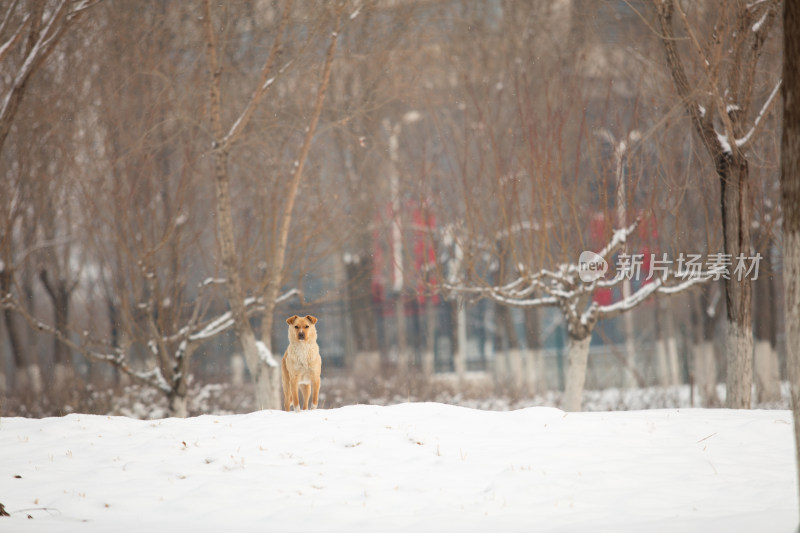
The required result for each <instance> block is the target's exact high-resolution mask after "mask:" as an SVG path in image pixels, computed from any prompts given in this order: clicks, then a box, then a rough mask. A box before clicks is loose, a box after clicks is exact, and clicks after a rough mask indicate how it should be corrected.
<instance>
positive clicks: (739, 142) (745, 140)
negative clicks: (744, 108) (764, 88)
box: [736, 79, 783, 148]
mask: <svg viewBox="0 0 800 533" xmlns="http://www.w3.org/2000/svg"><path fill="white" fill-rule="evenodd" d="M782 84H783V80H782V79H781V80H778V83H776V84H775V88H774V89H772V92H771V93H770V95H769V98H767V101H766V102H764V105H763V106H761V111H759V112H758V116H757V117H756V119H755V121H753V127H751V128H750V130H749V131H748V132H747V133H745V134H744V136H743V137H742V138H741V139H736V146H737V147H739V148H745V147H746V146H747V145H748V144H749V143H750V141H751V140H752V139H753V137H755V133H756V132H757V131H758V130H759V129H760V128H761V124H762V121H763V120H764V117H766V116H767V114H768V113H769V110H770V108H771V107H772V104H773V103H774V102H775V96H777V95H778V93H779V92H780V88H781V85H782Z"/></svg>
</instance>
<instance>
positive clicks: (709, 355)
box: [692, 285, 721, 407]
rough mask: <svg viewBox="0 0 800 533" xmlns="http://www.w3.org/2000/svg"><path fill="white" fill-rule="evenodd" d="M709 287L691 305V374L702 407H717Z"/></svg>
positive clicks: (714, 316) (712, 318) (715, 362)
mask: <svg viewBox="0 0 800 533" xmlns="http://www.w3.org/2000/svg"><path fill="white" fill-rule="evenodd" d="M711 290H712V289H711V287H709V286H708V285H706V286H704V287H702V289H701V290H700V291H699V294H698V295H697V297H696V298H695V299H694V301H693V303H692V322H693V323H694V327H693V329H694V351H693V353H694V362H693V364H692V374H693V376H694V381H695V383H696V384H697V390H698V392H699V393H700V399H701V400H702V402H703V406H704V407H719V406H720V405H721V402H720V399H719V396H718V395H717V359H716V357H715V355H714V325H715V323H716V314H714V315H713V316H712V315H710V314H709V308H712V309H713V308H714V304H713V302H711Z"/></svg>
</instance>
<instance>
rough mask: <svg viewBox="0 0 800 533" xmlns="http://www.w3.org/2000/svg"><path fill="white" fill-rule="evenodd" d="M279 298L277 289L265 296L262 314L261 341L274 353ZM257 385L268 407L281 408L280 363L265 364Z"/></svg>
mask: <svg viewBox="0 0 800 533" xmlns="http://www.w3.org/2000/svg"><path fill="white" fill-rule="evenodd" d="M277 299H278V294H277V291H275V294H268V295H267V296H265V300H266V301H265V302H264V313H263V314H262V315H261V342H262V343H263V344H264V346H266V348H267V350H269V352H270V353H274V352H273V350H272V322H273V320H274V317H275V301H276V300H277ZM276 359H278V358H276ZM256 387H261V388H262V389H263V390H262V391H261V392H260V394H262V395H264V396H265V397H266V402H265V404H264V405H268V406H269V407H266V408H267V409H280V408H281V404H282V389H281V367H280V364H278V365H277V366H270V365H263V367H262V372H261V382H260V383H257V384H256ZM257 393H258V390H257Z"/></svg>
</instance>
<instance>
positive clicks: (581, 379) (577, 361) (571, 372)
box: [563, 333, 592, 411]
mask: <svg viewBox="0 0 800 533" xmlns="http://www.w3.org/2000/svg"><path fill="white" fill-rule="evenodd" d="M568 338H569V340H568V343H567V379H566V385H565V390H564V403H563V405H564V410H565V411H580V410H581V404H582V403H583V388H584V385H585V384H586V367H587V365H588V363H589V345H590V344H591V342H592V335H591V333H590V334H589V335H588V336H587V337H584V338H582V339H576V338H574V337H573V336H572V335H569V336H568Z"/></svg>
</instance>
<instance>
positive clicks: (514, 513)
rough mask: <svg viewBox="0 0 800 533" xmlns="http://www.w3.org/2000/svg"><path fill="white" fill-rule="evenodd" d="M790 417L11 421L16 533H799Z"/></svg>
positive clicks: (440, 414)
mask: <svg viewBox="0 0 800 533" xmlns="http://www.w3.org/2000/svg"><path fill="white" fill-rule="evenodd" d="M791 428H792V426H791V413H790V412H789V411H786V410H777V411H729V410H706V409H680V410H651V411H628V412H606V413H599V412H596V413H570V414H566V413H564V412H563V411H560V410H558V409H553V408H547V407H534V408H528V409H521V410H517V411H510V412H489V411H478V410H473V409H468V408H464V407H455V406H448V405H442V404H436V403H413V404H401V405H394V406H390V407H380V406H366V405H360V406H359V405H356V406H350V407H342V408H338V409H330V410H318V411H312V412H303V413H284V412H278V411H261V412H256V413H252V414H243V415H227V416H201V417H197V418H189V419H183V420H181V419H163V420H133V419H129V418H122V417H106V416H93V415H80V414H73V415H69V416H66V417H63V418H46V419H25V418H3V419H2V420H0V503H2V504H4V505H5V508H6V510H7V511H8V512H10V513H11V516H10V517H7V518H0V531H3V532H11V531H36V532H40V531H92V532H95V531H96V532H101V531H102V532H112V531H136V532H141V531H148V532H159V531H165V532H167V531H168V532H175V531H191V532H204V531H209V532H212V531H213V532H217V531H459V532H463V531H553V532H571V531H575V532H581V533H585V532H587V531H591V532H593V533H597V532H604V531H607V532H614V533H618V532H644V531H646V532H667V531H669V532H675V531H680V532H682V533H687V532H698V533H699V532H703V533H707V532H711V531H725V532H726V533H732V532H738V531H741V532H752V531H769V532H782V531H783V532H787V533H788V532H793V531H794V530H795V528H796V526H797V522H798V508H797V482H796V480H795V473H796V470H795V463H794V453H793V440H792V431H791Z"/></svg>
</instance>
